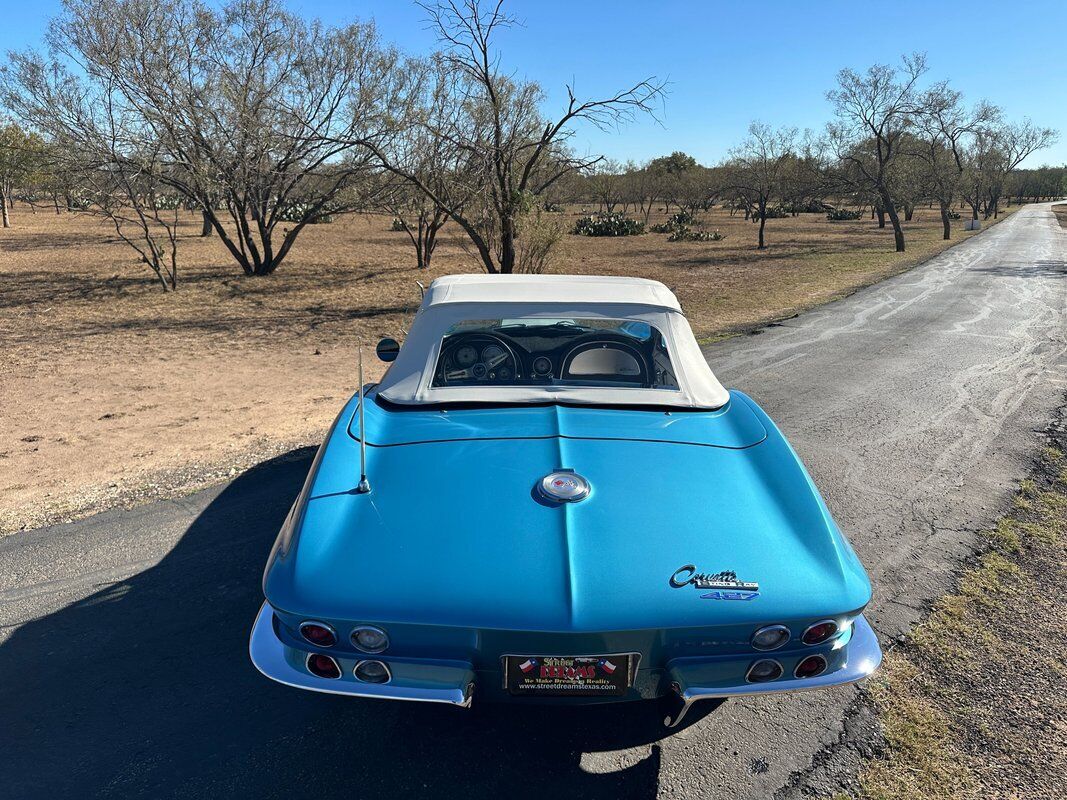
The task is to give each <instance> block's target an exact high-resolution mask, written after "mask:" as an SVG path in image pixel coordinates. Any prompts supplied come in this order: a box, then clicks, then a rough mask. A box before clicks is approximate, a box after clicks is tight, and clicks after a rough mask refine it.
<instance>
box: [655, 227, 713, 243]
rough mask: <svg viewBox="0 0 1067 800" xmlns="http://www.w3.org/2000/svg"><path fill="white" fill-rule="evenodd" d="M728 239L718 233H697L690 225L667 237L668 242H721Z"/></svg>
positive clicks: (679, 228)
mask: <svg viewBox="0 0 1067 800" xmlns="http://www.w3.org/2000/svg"><path fill="white" fill-rule="evenodd" d="M725 238H726V237H725V236H724V235H723V234H721V233H719V232H718V231H695V230H693V229H692V228H690V227H689V226H688V225H680V226H679V227H678V228H677V229H676V230H675V231H674V233H672V234H671V235H670V236H668V237H667V241H668V242H721V241H722V240H723V239H725Z"/></svg>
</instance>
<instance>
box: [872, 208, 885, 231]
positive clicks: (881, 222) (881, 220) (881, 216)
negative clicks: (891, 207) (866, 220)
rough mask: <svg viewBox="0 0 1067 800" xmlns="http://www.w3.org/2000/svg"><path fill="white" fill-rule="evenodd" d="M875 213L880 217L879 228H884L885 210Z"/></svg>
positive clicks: (878, 210)
mask: <svg viewBox="0 0 1067 800" xmlns="http://www.w3.org/2000/svg"><path fill="white" fill-rule="evenodd" d="M874 213H875V214H877V215H878V227H879V228H884V227H885V209H881V208H879V209H877V210H876V211H875V212H874Z"/></svg>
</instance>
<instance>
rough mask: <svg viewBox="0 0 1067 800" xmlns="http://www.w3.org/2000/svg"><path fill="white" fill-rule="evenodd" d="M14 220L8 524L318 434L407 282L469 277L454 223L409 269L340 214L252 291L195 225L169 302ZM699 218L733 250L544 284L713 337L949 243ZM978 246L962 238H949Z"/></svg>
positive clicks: (662, 254)
mask: <svg viewBox="0 0 1067 800" xmlns="http://www.w3.org/2000/svg"><path fill="white" fill-rule="evenodd" d="M579 213H580V210H579V209H575V210H574V211H573V212H571V213H570V214H568V217H569V219H570V221H572V220H573V218H575V217H577V216H578V214H579ZM662 217H663V215H659V219H662ZM13 221H14V226H15V227H13V228H11V229H8V230H2V231H0V367H2V369H0V382H2V383H0V390H2V391H0V397H2V400H0V403H2V405H0V467H2V469H0V530H10V529H15V528H19V527H25V526H27V525H31V524H35V523H37V522H39V521H41V520H42V519H44V518H50V517H54V516H55V514H61V515H63V514H68V513H71V514H72V513H75V512H78V511H82V510H85V509H91V508H96V507H99V506H102V505H106V504H108V503H111V502H114V501H115V500H116V499H119V498H121V497H122V496H124V493H126V492H127V491H128V490H130V489H131V487H137V489H138V492H143V489H144V486H145V484H146V483H166V484H168V485H172V484H174V481H173V480H171V479H169V478H167V477H166V475H167V474H168V470H174V469H176V468H179V467H188V466H189V465H190V464H192V465H194V466H195V467H196V469H194V470H193V472H192V473H191V474H193V475H201V476H206V477H203V478H202V480H208V479H213V478H215V477H217V475H218V474H220V472H219V470H220V468H222V473H221V474H225V473H226V472H227V471H228V465H231V464H241V463H245V462H246V461H247V460H248V459H249V458H251V457H255V456H261V455H265V454H267V453H273V452H275V451H277V450H279V449H285V448H288V447H291V446H294V445H296V444H298V443H306V442H310V441H314V440H315V438H316V437H317V436H319V435H320V433H321V431H322V430H323V428H324V427H325V426H326V425H328V424H329V421H330V419H331V418H332V415H333V414H334V413H335V410H336V408H337V407H338V406H339V405H340V401H341V400H342V398H343V397H345V396H347V394H348V393H350V392H351V391H353V390H354V388H355V347H356V342H358V341H363V342H367V343H373V342H374V341H376V339H377V338H378V337H380V336H382V335H386V334H388V335H394V336H396V335H399V334H401V333H402V330H403V328H404V327H405V326H406V325H407V324H408V320H409V319H410V316H411V313H412V312H413V310H414V309H415V307H416V305H417V303H418V300H419V292H418V289H417V288H416V284H415V281H416V280H421V281H423V282H424V283H428V282H429V281H430V280H432V279H433V278H434V277H436V276H438V275H443V274H448V273H455V272H473V271H478V267H477V265H476V264H475V263H474V261H472V259H471V258H470V257H469V256H468V255H467V254H466V253H465V252H464V250H463V249H462V247H461V246H460V245H461V243H462V237H461V236H460V233H459V231H458V230H457V229H454V228H453V229H446V230H445V231H444V232H443V235H442V237H441V242H440V245H439V248H438V252H437V253H436V255H435V259H434V266H433V268H432V269H431V270H428V271H425V272H421V271H419V270H418V269H416V268H415V267H414V266H413V261H414V258H413V253H412V252H411V250H410V246H409V245H408V242H407V238H406V236H405V235H404V234H403V233H395V232H390V231H389V230H388V228H389V219H388V218H383V217H379V216H370V217H364V216H351V217H346V218H342V219H340V220H339V221H337V222H335V223H333V224H329V225H320V226H313V227H311V228H309V229H307V231H305V232H304V233H303V234H302V235H301V238H300V240H299V241H298V243H297V246H296V248H294V251H293V253H292V255H291V256H290V258H289V260H288V261H286V262H285V263H284V264H283V265H282V267H281V268H280V270H279V271H278V272H277V273H276V274H275V275H273V276H270V277H265V278H246V277H244V276H243V275H241V274H240V273H239V271H238V270H237V268H236V266H235V265H234V264H233V263H232V262H231V260H230V259H229V257H228V255H227V253H226V252H225V250H224V248H223V247H222V245H221V244H220V243H219V242H218V241H217V240H216V239H214V238H210V239H201V238H200V237H199V236H198V235H197V234H198V232H199V223H198V221H197V220H195V219H193V218H190V219H188V220H186V221H185V223H184V227H183V230H182V239H181V244H180V251H179V258H180V262H181V273H180V276H179V280H180V286H179V291H178V292H176V293H173V294H165V293H163V292H162V291H161V290H160V289H159V286H158V284H156V283H154V282H153V280H152V276H151V275H150V273H148V271H147V269H146V268H145V267H143V266H142V265H138V264H137V262H136V261H135V259H134V257H133V253H132V251H131V250H130V249H129V248H128V247H127V246H126V245H124V244H123V243H122V242H121V241H119V240H118V239H117V238H116V237H115V236H114V233H113V231H110V230H109V229H108V228H107V227H106V226H105V225H104V224H102V223H101V221H100V220H98V219H95V218H93V217H89V216H85V215H69V214H63V215H59V216H57V215H55V214H54V213H52V212H51V211H46V210H39V211H38V212H37V213H36V214H32V213H30V211H29V209H27V208H24V207H18V208H16V209H15V212H14V214H13ZM655 221H657V217H653V222H655ZM702 224H703V226H705V227H707V228H715V229H718V230H720V231H721V232H722V233H724V234H725V235H726V239H725V240H723V241H720V242H678V243H670V242H667V241H666V238H667V237H666V236H665V235H662V234H648V235H645V236H640V237H629V238H618V239H611V238H596V239H592V238H585V237H576V236H567V237H566V240H565V242H564V245H563V247H562V249H561V251H560V253H559V256H558V258H557V260H556V263H555V265H554V271H556V272H563V273H587V274H607V275H638V276H643V277H650V278H656V279H658V280H661V281H663V282H664V283H666V284H667V285H668V286H670V287H671V288H672V289H674V291H675V292H676V293H677V294H678V296H679V298H680V299H681V301H682V305H683V307H684V308H685V309H686V312H687V314H688V315H689V317H690V319H691V321H692V324H693V327H694V329H695V330H696V331H697V335H698V336H701V337H705V338H711V337H717V336H722V335H725V334H728V333H730V332H733V331H737V330H741V329H744V328H747V327H752V326H755V325H758V324H760V323H762V322H766V321H770V320H773V319H777V318H782V317H787V316H790V315H792V314H794V313H796V312H798V311H800V310H803V309H805V308H809V307H811V306H814V305H817V304H819V303H823V302H826V301H828V300H831V299H833V298H836V297H840V296H843V295H845V294H848V293H849V292H852V291H854V290H855V289H857V288H858V287H861V286H864V285H867V284H870V283H873V282H875V281H878V280H880V279H882V278H885V277H887V276H889V275H892V274H894V273H897V272H900V271H902V270H904V269H906V268H907V267H909V266H911V265H913V264H915V263H916V262H918V261H920V260H922V259H925V258H927V257H929V256H930V255H933V254H934V253H937V252H939V251H940V250H942V249H943V248H944V247H945V246H946V243H944V242H942V241H941V238H940V225H939V223H938V220H937V215H936V213H934V212H932V211H928V210H925V209H923V210H920V211H918V212H917V213H916V217H915V220H914V221H913V222H911V223H906V225H905V227H906V232H907V237H908V246H909V250H908V252H907V253H906V254H897V253H894V252H893V251H892V246H893V238H892V232H891V230H890V229H888V228H887V229H882V230H880V229H878V227H877V226H876V225H875V224H874V223H873V222H872V221H871V220H868V219H864V220H858V221H854V222H833V223H831V222H828V221H827V220H826V219H825V217H824V216H823V215H803V216H800V217H796V218H789V219H775V220H770V221H769V222H768V225H767V236H768V242H769V246H768V248H767V249H766V250H764V251H762V252H760V251H757V250H756V249H755V246H754V243H755V238H756V231H755V227H754V226H753V225H752V224H751V223H747V222H745V221H744V220H743V219H742V218H741V217H740V216H739V215H738V216H734V217H731V216H730V215H729V214H728V213H727V212H724V211H721V210H714V211H712V212H710V213H709V214H706V215H703V219H702ZM970 235H972V234H970V233H966V232H964V231H962V230H957V231H956V232H955V233H954V237H955V239H954V241H960V240H962V239H964V238H966V237H968V236H970ZM375 368H376V362H375V363H374V365H372V369H371V370H370V371H369V374H370V376H371V377H373V376H374V375H375V374H376V371H375ZM183 480H184V479H183ZM202 480H201V481H200V482H202ZM184 483H186V484H189V485H196V484H197V483H198V481H197V480H193V479H192V478H190V479H189V480H184ZM149 493H151V491H150V492H149Z"/></svg>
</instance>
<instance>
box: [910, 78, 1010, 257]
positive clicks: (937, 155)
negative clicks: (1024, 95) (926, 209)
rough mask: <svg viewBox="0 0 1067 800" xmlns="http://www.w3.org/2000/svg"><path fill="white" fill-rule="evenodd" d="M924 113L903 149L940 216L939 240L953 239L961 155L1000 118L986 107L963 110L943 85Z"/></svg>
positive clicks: (935, 88) (927, 99) (935, 89)
mask: <svg viewBox="0 0 1067 800" xmlns="http://www.w3.org/2000/svg"><path fill="white" fill-rule="evenodd" d="M922 108H923V113H922V114H920V115H918V116H917V117H916V120H915V121H916V131H915V136H914V137H913V138H912V139H911V140H910V141H908V142H907V143H906V144H905V149H907V150H909V152H910V155H911V156H912V157H913V158H914V159H916V160H917V161H918V162H919V163H921V165H922V172H923V184H924V187H925V191H926V193H927V195H928V196H930V197H932V198H933V199H934V200H936V201H937V204H938V208H939V210H940V212H941V227H942V238H944V239H945V240H948V239H950V238H951V235H952V217H951V213H950V209H951V207H952V204H953V203H954V202H955V200H956V198H957V197H958V196H959V192H960V182H961V179H962V176H963V170H964V155H965V149H966V147H967V144H968V142H969V141H970V140H971V139H973V138H974V137H975V136H977V135H979V134H980V133H981V132H983V131H984V130H985V129H986V128H987V127H988V126H989V125H990V124H992V123H993V122H994V121H995V120H996V118H997V117H998V115H999V113H1000V112H999V110H998V109H997V108H996V107H995V106H991V105H989V104H988V103H984V102H982V103H979V104H978V105H976V106H975V107H974V108H972V109H968V108H965V107H964V105H963V102H962V95H961V94H960V93H959V92H957V91H955V90H953V89H951V88H950V87H949V86H948V84H947V83H946V82H941V83H938V84H936V85H935V86H933V87H931V88H930V89H928V90H927V92H926V94H925V96H924V98H923V101H922Z"/></svg>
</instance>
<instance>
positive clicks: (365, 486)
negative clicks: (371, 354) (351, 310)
mask: <svg viewBox="0 0 1067 800" xmlns="http://www.w3.org/2000/svg"><path fill="white" fill-rule="evenodd" d="M363 399H364V398H363V345H360V346H359V484H358V485H357V486H356V493H357V494H367V493H368V492H370V481H368V480H367V425H366V420H365V417H364V415H363Z"/></svg>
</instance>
